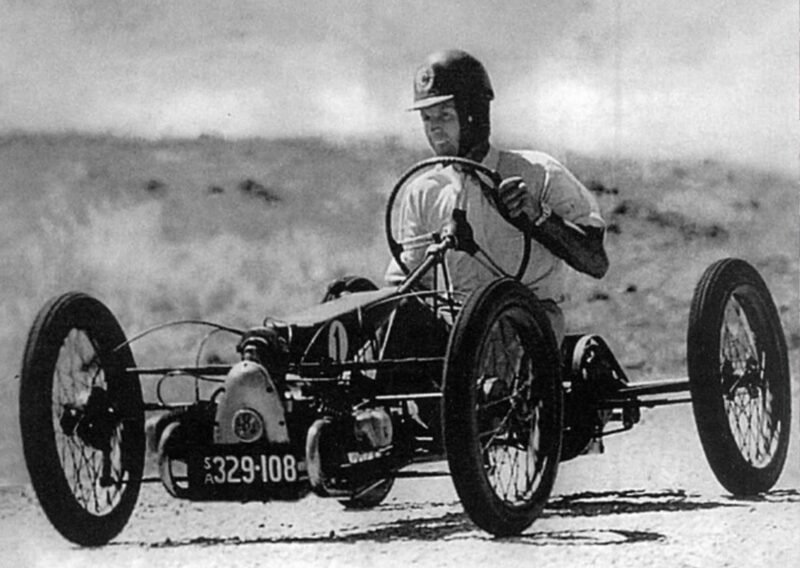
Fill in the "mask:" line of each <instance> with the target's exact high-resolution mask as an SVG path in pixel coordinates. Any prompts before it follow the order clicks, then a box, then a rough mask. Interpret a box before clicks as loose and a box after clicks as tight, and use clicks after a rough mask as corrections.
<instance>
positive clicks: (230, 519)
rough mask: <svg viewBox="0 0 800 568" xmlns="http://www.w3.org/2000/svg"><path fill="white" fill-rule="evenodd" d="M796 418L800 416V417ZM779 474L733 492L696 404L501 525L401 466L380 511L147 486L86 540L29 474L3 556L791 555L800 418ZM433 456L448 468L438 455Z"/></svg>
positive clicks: (347, 559) (226, 560) (393, 560)
mask: <svg viewBox="0 0 800 568" xmlns="http://www.w3.org/2000/svg"><path fill="white" fill-rule="evenodd" d="M795 423H796V421H795ZM793 434H795V436H794V440H793V443H792V452H791V453H790V456H789V462H788V463H787V467H786V469H785V471H784V474H783V476H782V478H781V480H780V481H779V483H778V485H777V486H776V488H775V489H773V490H772V491H771V492H770V493H769V494H767V495H764V496H763V497H761V498H757V499H748V500H740V499H733V498H731V497H729V496H727V495H726V494H725V493H724V490H723V489H722V488H721V487H720V486H719V485H718V484H717V483H716V481H715V480H714V478H713V475H712V474H711V471H710V470H709V468H708V466H707V465H706V462H705V458H704V456H703V455H702V450H701V449H700V444H699V441H698V440H697V435H696V432H695V429H694V426H693V422H692V419H691V411H690V409H689V408H688V407H682V408H668V409H660V410H657V411H649V412H646V413H645V415H644V417H643V420H642V423H640V424H639V425H638V426H637V427H636V428H635V429H634V430H633V431H632V432H629V433H626V434H623V435H620V436H617V437H615V438H611V439H609V441H608V442H607V444H606V453H605V454H604V455H593V456H586V457H581V458H579V459H577V460H574V461H572V462H568V463H565V464H563V465H562V468H561V470H560V472H559V479H558V482H557V485H556V488H555V491H554V495H553V497H552V499H551V501H550V504H549V506H548V508H547V509H546V510H545V513H544V515H543V516H542V517H541V518H540V519H539V520H538V521H537V522H536V523H534V525H533V526H532V527H530V529H528V530H527V531H526V532H525V533H524V534H523V535H521V536H519V537H516V538H508V539H495V538H492V537H490V536H489V535H487V534H486V533H483V532H481V531H479V530H477V529H476V528H475V527H474V525H472V524H471V522H470V521H469V519H468V518H467V516H466V515H465V514H464V512H463V510H462V508H461V506H460V504H459V502H458V499H457V497H456V495H455V492H454V490H453V487H452V483H451V481H450V479H449V478H448V477H441V478H424V479H422V480H407V479H404V480H399V481H398V482H397V484H396V485H395V489H394V490H393V491H392V493H391V494H390V496H389V498H388V499H387V501H386V502H385V503H384V504H383V505H381V506H380V507H378V508H377V509H375V510H372V511H363V512H352V511H345V510H343V509H342V508H341V507H340V506H339V504H338V503H337V502H336V501H334V500H325V499H320V498H318V497H315V496H309V497H307V498H305V499H303V500H302V501H300V502H298V503H270V504H266V505H263V504H255V503H251V504H244V505H242V504H231V503H191V502H185V501H176V500H173V499H171V498H169V497H168V496H167V495H166V493H165V492H164V490H163V489H162V488H161V487H160V486H159V485H149V486H147V487H145V488H144V489H143V493H142V496H141V498H140V501H139V503H138V505H137V508H136V511H135V512H134V515H133V517H132V518H131V520H130V522H129V524H128V526H127V527H126V529H125V530H124V531H123V532H122V534H121V535H120V536H119V537H118V538H117V539H115V540H114V541H113V542H112V543H111V544H109V545H107V546H105V547H102V548H96V549H80V548H77V547H75V546H73V545H71V544H69V543H68V542H66V541H64V540H63V539H62V538H61V537H60V536H59V535H58V534H57V533H56V532H55V531H54V530H53V529H52V528H51V527H50V526H49V524H48V522H47V520H46V519H45V517H44V515H43V514H42V512H41V510H40V508H39V506H38V503H37V501H36V498H35V496H34V495H33V493H32V491H31V490H30V488H29V487H26V486H18V487H12V488H5V489H4V490H2V491H0V535H1V536H0V548H2V550H3V551H4V553H3V555H2V560H1V561H0V564H2V565H4V566H13V567H15V568H23V567H28V566H80V567H85V566H95V567H104V566H115V567H128V566H130V567H145V566H146V567H148V568H151V567H162V566H165V567H170V566H193V567H203V566H209V567H210V566H226V567H246V566H281V567H286V566H330V567H334V566H353V567H359V566H370V567H378V566H379V567H381V568H383V567H388V566H437V567H440V568H456V567H459V568H461V567H464V566H487V565H490V564H497V565H500V566H504V567H513V566H531V565H533V564H534V563H536V564H540V565H541V564H544V563H546V564H547V565H549V566H589V565H593V566H636V567H637V568H641V567H660V566H664V567H666V566H669V567H678V566H698V567H700V566H702V567H704V568H705V567H711V566H748V567H751V566H759V567H760V566H791V565H796V563H797V559H798V558H800V538H799V537H798V535H799V534H800V533H798V528H800V467H799V466H800V461H799V460H798V455H797V454H798V452H797V451H796V450H797V446H798V444H797V436H796V432H793ZM425 468H426V469H432V470H434V471H446V465H445V464H444V463H436V464H428V465H426V466H425Z"/></svg>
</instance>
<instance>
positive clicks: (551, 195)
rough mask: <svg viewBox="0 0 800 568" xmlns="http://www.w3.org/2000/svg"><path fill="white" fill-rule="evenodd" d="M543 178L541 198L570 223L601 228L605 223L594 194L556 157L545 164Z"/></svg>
mask: <svg viewBox="0 0 800 568" xmlns="http://www.w3.org/2000/svg"><path fill="white" fill-rule="evenodd" d="M545 171H546V179H545V182H544V188H543V191H542V196H541V201H542V202H543V203H546V204H547V205H548V206H550V208H551V209H552V210H553V212H554V213H555V214H556V215H558V216H559V217H561V218H562V219H565V220H567V221H570V222H571V223H575V224H576V225H584V226H589V227H597V228H600V229H604V228H605V226H606V224H605V221H604V220H603V217H602V215H601V214H600V206H599V205H598V203H597V200H596V199H595V197H594V195H592V194H591V192H590V191H589V190H588V189H586V186H584V185H583V184H582V183H581V182H580V181H578V178H576V177H575V176H574V175H573V174H572V172H570V171H569V170H567V168H565V167H564V166H563V165H561V164H560V163H559V162H557V161H556V160H555V159H551V160H549V161H548V163H547V164H546V165H545Z"/></svg>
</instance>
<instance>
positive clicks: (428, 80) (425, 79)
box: [416, 66, 433, 93]
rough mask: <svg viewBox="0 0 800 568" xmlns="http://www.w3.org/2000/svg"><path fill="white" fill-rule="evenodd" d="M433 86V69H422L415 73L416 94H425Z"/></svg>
mask: <svg viewBox="0 0 800 568" xmlns="http://www.w3.org/2000/svg"><path fill="white" fill-rule="evenodd" d="M432 86H433V69H432V68H430V67H427V66H426V67H422V68H421V69H420V70H419V71H417V77H416V87H417V92H418V93H427V92H428V91H429V90H430V89H431V87H432Z"/></svg>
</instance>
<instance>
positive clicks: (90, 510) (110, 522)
mask: <svg viewBox="0 0 800 568" xmlns="http://www.w3.org/2000/svg"><path fill="white" fill-rule="evenodd" d="M124 343H125V335H124V333H123V331H122V329H121V328H120V326H119V323H118V322H117V320H116V318H115V317H114V316H113V315H112V314H111V312H110V311H109V310H108V308H106V307H105V306H104V305H103V304H102V303H100V302H99V301H98V300H96V299H94V298H91V297H89V296H86V295H84V294H80V293H75V292H71V293H68V294H64V295H62V296H58V297H56V298H53V299H52V300H50V302H48V303H47V304H46V305H45V306H44V307H43V308H42V310H41V311H40V312H39V314H38V315H37V317H36V320H35V321H34V323H33V326H32V327H31V330H30V333H29V335H28V341H27V344H26V346H25V354H24V358H23V362H22V373H21V384H20V398H19V403H20V412H19V415H20V426H21V431H22V445H23V452H24V455H25V463H26V465H27V468H28V472H29V474H30V478H31V483H32V485H33V488H34V490H35V492H36V495H37V497H38V499H39V502H40V503H41V505H42V508H43V509H44V512H45V514H46V515H47V518H48V519H49V520H50V522H51V523H52V524H53V526H54V527H55V528H56V529H57V530H58V531H59V532H60V533H61V534H62V535H63V536H64V537H65V538H67V539H68V540H70V541H72V542H74V543H76V544H80V545H84V546H96V545H101V544H105V543H106V542H108V541H109V540H111V539H112V538H114V537H115V536H116V535H117V534H119V532H120V531H121V530H122V529H123V527H124V526H125V524H126V523H127V521H128V519H129V518H130V516H131V513H132V512H133V507H134V506H135V504H136V499H137V497H138V494H139V488H140V485H141V478H142V469H143V466H144V452H145V437H144V407H143V403H142V393H141V388H140V386H139V381H138V378H137V376H136V375H133V374H130V373H127V372H126V369H127V368H130V367H133V366H134V361H133V355H132V354H131V350H130V348H129V347H128V345H127V344H125V345H123V344H124ZM120 346H121V347H120Z"/></svg>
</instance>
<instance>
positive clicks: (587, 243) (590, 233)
mask: <svg viewBox="0 0 800 568" xmlns="http://www.w3.org/2000/svg"><path fill="white" fill-rule="evenodd" d="M523 220H524V221H526V222H527V223H526V225H527V227H525V229H524V230H526V232H528V234H530V236H531V238H533V239H536V240H537V241H539V242H540V243H542V244H543V245H544V246H545V247H547V249H548V250H549V251H550V252H552V253H553V254H554V255H556V256H557V257H559V258H560V259H562V260H564V262H566V263H567V264H569V265H570V266H571V267H572V268H574V269H575V270H578V271H579V272H583V273H585V274H588V275H589V276H593V277H594V278H602V277H603V276H605V274H606V272H608V256H607V255H606V250H605V247H604V246H603V237H604V235H605V229H602V228H600V227H587V226H581V225H576V224H575V223H571V222H569V221H566V220H564V219H562V218H561V217H559V216H558V215H556V214H555V213H552V212H551V213H549V214H543V215H541V216H540V217H539V219H537V221H536V222H531V221H530V220H529V219H528V218H527V216H525V217H523Z"/></svg>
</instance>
